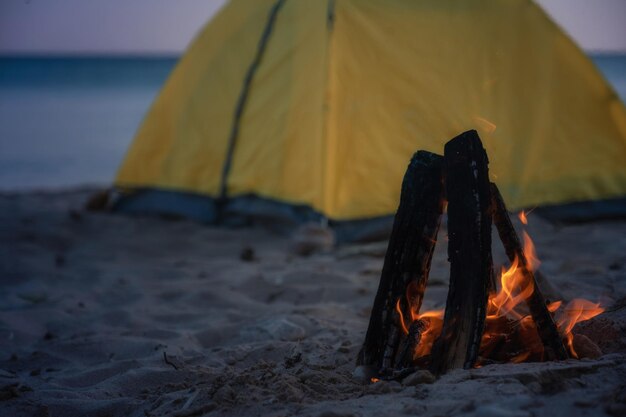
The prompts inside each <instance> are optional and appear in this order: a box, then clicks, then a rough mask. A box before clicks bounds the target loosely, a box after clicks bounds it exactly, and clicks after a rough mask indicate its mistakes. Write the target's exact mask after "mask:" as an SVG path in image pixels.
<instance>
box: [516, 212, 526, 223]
mask: <svg viewBox="0 0 626 417" xmlns="http://www.w3.org/2000/svg"><path fill="white" fill-rule="evenodd" d="M517 217H519V219H520V221H521V222H522V223H524V224H528V217H526V213H525V212H524V210H522V211H520V212H519V214H518V215H517Z"/></svg>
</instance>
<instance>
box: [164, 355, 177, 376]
mask: <svg viewBox="0 0 626 417" xmlns="http://www.w3.org/2000/svg"><path fill="white" fill-rule="evenodd" d="M163 360H164V361H165V363H166V364H168V365H171V366H172V367H173V368H174V369H176V370H177V371H178V369H179V368H178V366H176V364H175V363H174V362H171V361H170V360H169V359H167V352H166V351H163Z"/></svg>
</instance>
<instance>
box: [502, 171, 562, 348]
mask: <svg viewBox="0 0 626 417" xmlns="http://www.w3.org/2000/svg"><path fill="white" fill-rule="evenodd" d="M491 195H492V199H493V203H492V204H493V221H494V224H495V226H496V229H498V235H499V236H500V240H502V244H503V245H504V250H505V251H506V255H507V256H508V258H509V260H510V261H511V262H514V260H515V259H517V260H518V265H519V268H520V270H521V272H522V274H524V278H525V280H527V281H528V282H531V283H532V284H533V292H532V294H531V295H530V296H529V297H528V298H527V299H526V304H527V305H528V309H529V310H530V314H531V315H532V318H533V321H534V322H535V326H536V327H537V332H538V333H539V337H540V338H541V341H542V342H543V345H544V349H545V350H544V352H545V354H546V358H547V359H559V360H563V359H567V357H568V354H567V351H566V350H565V346H564V345H563V341H562V340H561V335H560V334H559V331H558V329H557V327H556V325H555V324H554V320H552V315H551V314H550V312H549V311H548V306H547V305H546V300H545V298H544V296H543V294H542V293H541V289H540V287H539V285H538V283H537V280H536V279H535V275H534V274H533V271H532V270H531V269H530V267H529V264H528V260H527V259H526V255H525V254H524V251H523V249H522V244H521V242H520V240H519V237H518V236H517V232H516V231H515V228H514V227H513V223H512V222H511V218H510V217H509V214H508V212H507V209H506V205H505V204H504V199H503V198H502V195H501V194H500V191H499V190H498V187H497V186H496V185H495V184H493V183H491Z"/></svg>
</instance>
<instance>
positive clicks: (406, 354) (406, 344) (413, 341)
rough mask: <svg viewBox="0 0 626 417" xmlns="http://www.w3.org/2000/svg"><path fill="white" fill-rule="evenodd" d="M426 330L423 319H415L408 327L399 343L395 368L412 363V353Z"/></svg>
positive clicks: (408, 365) (406, 366)
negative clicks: (405, 334) (406, 332)
mask: <svg viewBox="0 0 626 417" xmlns="http://www.w3.org/2000/svg"><path fill="white" fill-rule="evenodd" d="M424 330H426V324H425V323H424V321H423V320H415V321H414V322H413V323H411V325H410V326H409V329H408V331H409V332H408V334H407V336H406V337H405V338H404V341H403V342H402V344H401V345H400V350H399V352H398V355H397V359H396V366H395V367H396V368H400V369H402V368H408V367H411V366H412V365H413V354H414V353H415V350H416V349H417V346H418V345H419V343H420V341H421V340H422V333H423V332H424Z"/></svg>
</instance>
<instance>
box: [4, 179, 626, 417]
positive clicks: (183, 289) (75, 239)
mask: <svg viewBox="0 0 626 417" xmlns="http://www.w3.org/2000/svg"><path fill="white" fill-rule="evenodd" d="M88 193H89V191H88V190H74V191H63V192H61V191H59V192H39V193H36V192H30V193H19V194H4V195H0V256H1V259H0V285H1V291H0V415H2V416H63V417H71V416H203V415H210V416H291V415H301V416H315V417H333V416H334V417H338V416H345V417H347V416H376V417H380V416H385V415H424V416H456V415H467V416H481V417H485V416H520V417H522V416H544V415H550V416H551V417H557V416H601V415H611V416H619V415H621V416H623V415H626V361H625V359H626V355H625V353H624V340H625V339H624V327H625V326H624V324H625V323H626V319H624V314H623V310H624V309H620V308H619V307H616V308H614V311H612V312H610V313H607V314H605V315H604V317H603V320H604V321H603V322H602V323H601V324H602V326H603V327H599V326H596V325H594V326H590V327H588V329H587V334H588V335H590V337H591V338H595V339H596V342H597V343H598V344H599V345H601V346H602V347H603V348H604V350H605V351H604V352H603V353H604V354H603V356H601V357H600V358H598V359H595V360H590V359H584V360H580V361H579V360H568V361H565V362H559V363H556V362H553V363H532V364H519V365H514V364H507V365H490V366H485V367H483V368H480V369H473V370H458V371H454V372H451V373H449V374H447V375H445V376H443V377H442V378H440V379H438V380H436V381H433V379H432V378H431V377H430V375H428V374H417V375H416V376H414V377H413V378H410V379H409V380H407V381H405V382H404V383H399V382H391V383H389V382H379V383H376V384H362V382H361V381H359V380H357V379H355V378H354V377H353V376H352V374H353V370H354V360H355V357H356V354H357V352H358V350H359V348H360V344H361V342H362V340H363V337H364V332H365V330H366V327H367V321H368V317H369V309H370V307H371V304H372V301H373V297H374V294H375V291H376V288H377V285H378V278H379V274H380V269H381V267H382V262H383V259H382V255H383V254H384V249H385V245H384V243H382V244H381V243H374V244H368V245H360V246H355V245H352V246H345V247H340V248H334V249H330V250H326V251H321V252H316V253H313V254H311V255H310V256H306V257H305V256H299V255H298V254H295V253H294V252H293V249H294V242H296V241H301V240H302V239H303V238H302V236H300V237H299V238H294V237H289V236H284V235H277V234H274V233H272V232H270V231H267V230H264V229H261V228H258V229H220V228H212V227H206V226H199V225H197V224H195V223H193V222H188V221H172V220H164V219H158V218H129V217H125V216H121V215H112V214H107V213H87V212H83V211H82V210H81V206H82V204H83V203H84V201H85V199H86V198H87V195H88ZM530 221H531V225H530V226H529V231H530V233H531V236H533V237H534V239H535V243H536V245H537V251H538V254H539V257H540V258H541V259H542V260H543V264H542V266H541V269H542V271H543V272H544V273H545V275H546V276H548V277H549V279H550V281H551V283H552V284H553V285H554V286H555V287H556V288H557V289H558V290H559V291H561V292H562V293H563V294H564V295H565V296H566V297H570V298H571V297H577V296H578V297H584V298H587V299H590V300H592V301H601V302H602V303H603V304H604V305H606V306H611V305H614V303H615V302H616V301H618V300H619V299H621V298H623V297H624V296H626V251H625V248H626V222H623V221H622V222H618V221H615V222H602V223H588V224H584V225H576V226H562V227H558V226H555V225H551V224H549V223H546V222H544V221H542V220H541V219H540V218H538V217H537V216H533V215H532V214H531V216H530ZM443 233H445V230H444V231H443ZM305 238H306V237H305ZM495 257H496V259H497V260H500V261H501V260H502V254H501V251H500V253H497V254H496V256H495ZM447 276H448V274H447V261H446V257H445V245H439V246H438V248H437V251H436V254H435V259H434V261H433V270H432V273H431V280H430V284H429V287H428V289H427V296H426V301H425V307H426V308H436V307H443V304H444V301H445V294H446V287H447V282H446V281H447ZM601 317H602V316H601ZM594 331H595V333H594ZM611 332H612V333H611Z"/></svg>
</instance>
